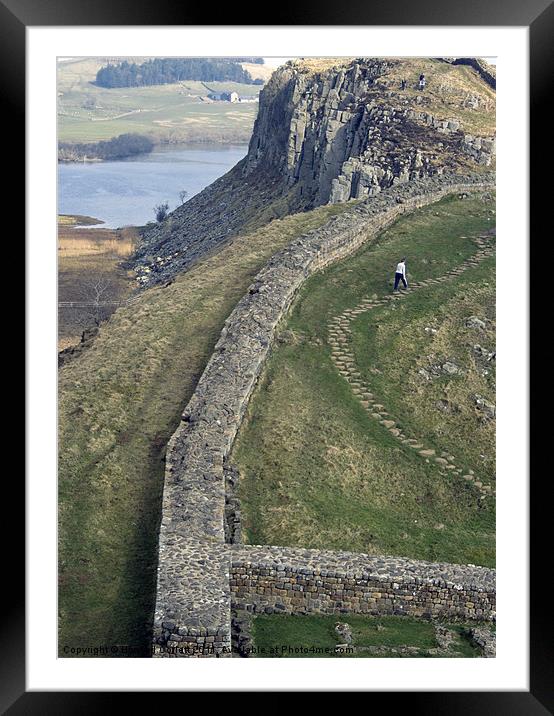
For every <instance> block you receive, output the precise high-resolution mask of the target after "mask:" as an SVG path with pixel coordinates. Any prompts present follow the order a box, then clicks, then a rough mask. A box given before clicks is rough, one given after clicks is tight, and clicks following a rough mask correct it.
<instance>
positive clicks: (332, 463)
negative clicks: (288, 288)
mask: <svg viewBox="0 0 554 716" xmlns="http://www.w3.org/2000/svg"><path fill="white" fill-rule="evenodd" d="M491 226H494V203H493V202H492V200H490V199H489V200H487V199H481V198H480V197H472V198H468V199H458V198H447V199H444V200H442V201H441V202H440V203H437V204H434V205H431V206H429V207H427V208H424V209H421V210H419V211H418V212H416V213H414V214H412V215H409V216H406V217H404V218H402V219H400V220H399V221H398V222H397V223H396V224H395V225H394V226H393V227H391V228H390V229H389V230H387V231H386V232H384V233H383V234H382V235H381V236H380V237H379V239H378V241H377V242H372V243H370V244H369V245H367V246H365V247H363V248H362V249H361V250H360V251H359V252H358V253H357V254H356V255H354V256H353V257H351V258H349V259H347V260H345V261H342V262H340V263H338V264H337V265H335V266H332V267H330V268H329V269H327V270H326V271H325V272H323V273H321V274H318V275H316V276H314V277H312V278H311V279H309V280H308V281H307V283H306V284H305V286H304V287H303V289H302V291H301V292H300V295H299V297H298V299H297V301H296V302H295V304H294V307H293V309H292V311H291V314H290V316H289V318H288V320H287V321H286V322H285V324H284V325H283V326H282V328H281V333H280V338H279V339H278V342H277V344H276V347H275V349H274V351H273V353H272V356H271V357H270V359H269V361H268V364H267V366H266V369H265V372H264V374H263V376H262V379H261V381H260V384H259V386H258V388H257V390H256V393H255V395H254V396H253V398H252V400H251V403H250V406H249V409H248V414H247V421H246V422H245V423H244V425H243V427H242V428H241V431H240V432H239V436H238V439H237V441H236V443H235V446H234V449H233V456H232V457H233V460H234V462H235V463H236V464H237V466H238V467H239V469H240V474H241V479H240V486H239V496H240V499H241V509H242V516H243V531H244V539H245V541H247V542H250V543H253V544H274V545H290V546H304V547H313V548H326V549H346V550H352V551H357V552H367V553H374V554H380V553H384V554H393V555H394V554H396V555H403V556H407V557H412V558H419V559H427V560H443V561H449V562H458V563H474V564H481V565H486V566H492V565H494V559H495V557H494V553H495V510H494V498H493V497H490V498H488V499H486V500H482V499H480V497H479V494H478V492H477V491H476V490H475V488H474V487H473V486H472V485H470V484H468V482H466V481H465V480H463V479H461V477H460V476H457V475H451V474H449V475H446V476H443V475H441V474H440V471H439V469H438V467H437V466H436V465H435V464H433V463H430V462H429V463H428V462H426V461H425V460H424V459H422V458H421V457H420V456H419V455H417V454H416V453H415V451H414V450H412V449H410V448H409V447H407V446H404V445H401V444H400V443H399V442H398V441H397V440H396V439H395V438H393V437H392V436H391V434H390V433H389V432H388V431H387V430H386V429H385V428H384V427H383V426H382V425H380V424H379V422H378V421H376V420H374V419H372V418H371V417H370V416H369V415H368V413H367V411H366V410H365V409H364V408H363V407H362V405H361V404H360V402H359V401H358V399H357V398H356V397H355V396H354V394H353V392H352V390H351V388H350V386H349V385H348V383H347V382H346V381H345V380H344V378H343V377H342V376H341V375H339V373H338V371H337V369H336V368H335V367H334V365H333V363H332V361H331V355H330V347H329V344H328V342H327V338H328V334H327V325H328V322H329V320H330V319H332V318H333V317H334V316H337V315H339V314H341V313H342V312H343V311H344V310H345V309H346V308H349V307H352V308H353V307H354V306H357V305H358V303H360V301H361V300H362V299H363V298H366V297H368V296H373V295H375V296H381V295H384V294H387V293H389V292H390V290H391V278H392V275H393V273H394V269H395V266H396V263H397V261H398V260H399V259H400V257H402V256H404V255H406V256H407V257H408V262H409V263H408V266H409V275H410V277H411V278H412V279H414V280H423V279H425V278H428V277H438V276H441V275H443V274H444V273H446V272H447V271H448V270H450V269H451V268H453V267H455V266H457V265H458V264H460V263H461V262H462V261H464V260H465V259H466V258H467V257H469V256H471V255H472V254H473V253H474V252H475V251H476V246H475V244H474V242H473V241H472V240H471V237H472V236H479V235H480V234H481V233H482V232H484V231H486V230H488V229H490V228H491ZM472 315H482V316H483V317H485V318H486V319H487V326H488V329H487V333H486V335H483V336H481V335H477V334H476V333H475V331H473V332H472V330H473V329H471V330H470V329H469V328H467V327H466V320H467V318H468V317H470V316H472ZM493 318H494V259H493V258H489V259H485V260H484V261H482V262H481V263H480V264H479V266H477V267H474V268H470V269H468V270H467V271H465V272H464V273H463V274H461V275H460V276H457V277H454V278H452V280H449V281H448V282H446V283H444V284H440V285H436V286H430V287H426V288H421V289H419V290H418V291H417V292H414V293H413V294H411V295H409V296H407V297H405V298H404V299H403V301H402V302H399V303H398V305H396V302H395V304H394V305H391V306H390V307H389V306H383V307H381V308H379V309H375V310H374V311H373V312H372V313H371V316H370V315H369V314H367V313H363V314H360V315H359V316H358V317H357V318H356V320H355V321H354V322H353V323H352V330H353V336H352V347H353V349H354V353H355V356H356V361H357V364H358V369H359V370H360V372H361V373H362V375H364V373H365V374H366V375H370V376H371V381H372V383H373V384H375V381H376V380H377V386H378V390H377V389H376V395H377V397H378V398H379V399H380V400H381V402H382V403H383V404H384V405H386V406H387V408H388V407H389V404H390V406H392V408H393V409H394V413H393V414H394V415H398V416H399V417H400V418H401V419H402V421H403V427H405V428H406V431H407V433H408V432H409V431H410V429H413V431H414V432H415V431H417V432H416V434H417V436H418V437H421V438H423V439H424V440H425V441H426V442H427V443H429V444H430V445H432V446H433V447H435V446H436V448H437V455H438V454H440V452H439V451H441V450H442V451H446V452H448V451H453V452H454V454H455V455H456V456H457V457H458V459H459V460H460V461H461V463H460V464H461V465H463V467H465V468H466V469H473V470H474V471H475V472H476V473H478V474H479V472H480V471H485V472H486V473H487V475H488V477H489V478H490V479H493V477H494V427H493V425H494V421H490V422H484V421H483V419H482V418H483V416H482V414H481V413H480V411H479V410H478V409H476V406H475V398H474V396H475V394H478V395H480V396H482V397H486V399H487V400H488V401H489V402H490V401H492V402H494V367H493V365H492V366H490V367H489V373H488V374H487V375H483V374H481V373H480V370H481V366H480V365H478V364H477V363H476V361H475V360H474V352H473V351H474V344H477V343H482V344H483V347H485V344H486V347H488V348H490V347H491V346H492V345H493V341H494V331H493V328H494V322H493ZM426 328H429V329H432V330H436V333H432V332H431V331H426V330H425V329H426ZM447 359H449V360H452V361H456V362H457V364H459V365H460V367H461V368H462V369H463V371H464V373H463V375H454V376H443V375H440V376H439V377H437V378H435V376H432V378H431V379H429V380H427V379H426V378H424V377H423V376H422V375H421V374H420V373H419V371H420V369H421V368H424V369H425V368H429V364H434V363H435V362H439V363H440V362H441V361H443V362H444V361H446V360H447ZM440 401H443V402H440ZM443 403H444V404H447V405H448V406H451V407H452V410H451V411H450V412H445V411H444V410H443V409H442V408H443V407H444V405H443ZM437 404H439V405H437ZM439 406H440V407H439ZM392 412H393V410H392V409H391V413H392Z"/></svg>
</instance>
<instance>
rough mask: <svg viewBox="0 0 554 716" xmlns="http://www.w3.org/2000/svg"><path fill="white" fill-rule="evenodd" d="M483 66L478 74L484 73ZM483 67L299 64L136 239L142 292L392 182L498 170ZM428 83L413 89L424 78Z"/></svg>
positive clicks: (491, 97) (491, 95)
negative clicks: (197, 183)
mask: <svg viewBox="0 0 554 716" xmlns="http://www.w3.org/2000/svg"><path fill="white" fill-rule="evenodd" d="M481 65H483V66H481ZM489 70H490V68H487V66H486V65H485V64H483V63H481V64H479V63H477V64H476V63H475V61H473V62H469V61H468V62H467V63H464V62H463V61H462V60H461V59H458V60H455V61H453V60H441V59H436V60H432V59H423V58H412V59H372V58H361V59H343V60H336V59H333V60H298V61H293V62H289V63H287V64H286V65H284V66H283V67H281V68H279V69H278V70H277V71H276V72H274V74H273V76H272V78H271V80H270V81H269V82H268V84H267V85H266V87H265V88H264V90H263V91H262V92H261V94H260V107H259V114H258V117H257V119H256V123H255V126H254V131H253V135H252V138H251V141H250V145H249V150H248V154H247V156H246V157H245V159H243V160H242V161H241V162H239V164H237V166H236V167H234V168H233V169H232V170H231V171H230V172H228V173H227V174H226V175H225V176H223V177H221V178H220V179H218V180H217V181H216V182H214V183H213V184H212V185H210V186H209V187H207V188H206V189H204V191H202V192H201V193H200V194H198V195H197V196H195V197H193V198H192V199H191V200H190V201H188V202H186V203H185V204H184V205H183V206H182V207H180V208H179V209H177V210H176V211H174V212H173V213H172V214H171V215H170V217H169V218H168V219H167V221H165V222H163V223H162V224H161V225H157V226H154V227H151V228H150V229H149V230H147V231H146V232H145V234H144V237H143V241H142V244H141V246H140V248H139V251H138V252H137V255H136V257H135V258H136V263H135V270H136V274H137V281H138V282H139V284H140V285H144V286H148V285H152V284H155V283H161V282H164V281H166V280H168V279H169V278H171V277H172V276H173V275H175V274H176V273H179V272H180V271H183V270H186V269H187V268H188V267H189V266H190V265H191V264H192V263H194V262H195V261H196V260H197V259H198V258H200V257H201V256H203V255H205V254H206V253H208V252H210V251H213V250H214V249H217V247H218V246H219V245H221V244H222V243H223V242H225V241H226V240H227V239H229V238H230V237H232V236H233V235H234V234H237V233H238V232H239V231H244V230H245V229H248V228H249V227H250V226H255V225H257V224H260V223H265V222H266V221H269V220H270V219H271V218H273V217H278V216H283V215H284V214H287V213H291V212H295V211H304V210H308V209H311V208H313V207H315V206H319V205H321V204H327V203H336V202H345V201H349V200H352V199H367V198H371V197H373V196H376V195H377V194H379V193H380V192H381V191H382V190H383V189H386V188H388V187H390V186H392V185H395V184H399V183H404V182H410V181H418V180H421V179H424V178H426V177H431V176H440V175H441V174H443V173H449V174H456V173H459V174H467V173H468V172H475V171H480V170H490V169H491V168H493V167H494V157H495V116H494V113H495V91H494V89H493V87H492V86H491V82H492V80H491V77H492V75H491V74H490V72H489ZM422 73H423V74H425V76H426V80H427V84H426V87H425V89H424V90H423V91H421V90H419V89H418V87H417V84H418V79H419V75H420V74H422Z"/></svg>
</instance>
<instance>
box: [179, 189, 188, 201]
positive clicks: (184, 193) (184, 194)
mask: <svg viewBox="0 0 554 716" xmlns="http://www.w3.org/2000/svg"><path fill="white" fill-rule="evenodd" d="M188 195H189V193H188V191H187V190H186V189H181V191H180V192H179V199H180V200H181V204H184V203H185V199H186V198H187V196H188Z"/></svg>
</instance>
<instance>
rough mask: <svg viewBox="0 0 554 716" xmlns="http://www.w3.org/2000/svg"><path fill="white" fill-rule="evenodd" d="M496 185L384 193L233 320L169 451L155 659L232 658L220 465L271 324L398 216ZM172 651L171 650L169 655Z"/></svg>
mask: <svg viewBox="0 0 554 716" xmlns="http://www.w3.org/2000/svg"><path fill="white" fill-rule="evenodd" d="M493 185H494V177H493V176H490V175H487V176H485V175H479V176H470V177H459V176H450V177H448V176H446V177H445V176H443V177H440V178H438V177H435V178H430V179H425V180H422V181H418V182H410V183H406V184H401V185H398V186H396V187H392V188H391V189H388V190H386V191H383V192H381V193H380V194H379V195H378V196H377V197H374V198H372V199H369V200H366V201H365V202H363V203H361V204H358V205H357V206H355V207H353V208H352V209H351V210H349V211H346V212H344V213H343V214H341V215H339V216H335V217H333V218H332V219H331V220H330V221H329V222H327V223H326V224H325V225H324V226H323V227H321V228H319V229H317V230H314V231H312V232H310V233H308V234H305V235H304V236H301V237H299V238H298V239H297V240H295V241H293V242H291V243H290V244H289V245H288V246H287V247H286V248H285V249H283V250H281V251H280V252H278V253H277V254H275V255H274V256H273V257H272V258H271V259H270V261H269V262H268V263H267V265H266V266H265V267H264V269H262V271H261V272H260V273H259V274H258V276H257V277H256V279H255V281H254V283H253V284H252V285H251V286H250V288H249V291H248V292H247V294H246V295H245V296H244V297H243V298H242V299H241V300H240V301H239V303H238V304H237V306H236V308H235V309H234V311H233V312H232V313H231V315H230V316H229V318H228V319H227V321H226V322H225V325H224V328H223V330H222V332H221V336H220V338H219V340H218V342H217V344H216V346H215V349H214V353H213V355H212V357H211V359H210V361H209V362H208V365H207V366H206V369H205V371H204V373H203V375H202V377H201V379H200V381H199V383H198V386H197V388H196V391H195V393H194V395H193V396H192V398H191V400H190V401H189V403H188V405H187V407H186V409H185V411H184V413H183V417H182V422H181V424H180V426H179V428H178V429H177V431H176V432H175V433H174V435H173V436H172V438H171V440H170V442H169V444H168V448H167V453H166V474H165V483H164V494H163V504H162V521H161V526H160V538H159V566H158V584H157V598H156V610H155V616H154V635H153V637H154V645H155V648H154V655H156V656H180V655H183V651H185V652H186V653H187V654H188V653H191V652H193V653H194V655H198V656H212V655H214V654H216V655H226V654H229V653H230V640H231V635H230V608H231V596H230V588H229V578H230V576H229V569H230V561H229V553H228V548H227V547H226V525H227V534H229V515H226V508H225V475H224V467H225V460H226V458H227V456H228V454H229V452H230V449H231V446H232V444H233V440H234V438H235V436H236V434H237V431H238V429H239V426H240V424H241V421H242V419H243V417H244V413H245V410H246V407H247V404H248V400H249V398H250V396H251V394H252V391H253V390H254V387H255V385H256V381H257V379H258V376H259V375H260V373H261V371H262V368H263V365H264V362H265V360H266V358H267V355H268V353H269V350H270V347H271V344H272V340H273V337H274V333H275V329H276V327H277V324H278V323H279V321H280V320H281V319H282V317H283V316H284V315H285V314H286V312H287V311H288V309H289V307H290V306H291V304H292V302H293V300H294V297H295V295H296V293H297V291H298V289H299V288H300V287H301V286H302V284H303V283H304V281H305V280H306V279H307V278H308V277H309V276H310V275H312V274H313V273H315V272H316V271H319V270H321V269H323V268H325V266H327V265H329V264H331V263H333V262H334V261H337V260H338V259H341V258H343V257H345V256H347V255H348V254H350V253H352V252H353V251H355V250H356V249H357V248H358V247H359V246H361V245H362V243H364V242H366V241H368V240H371V239H372V238H375V237H376V236H377V234H378V233H379V232H380V231H381V230H382V229H384V228H386V227H387V226H389V225H390V224H391V223H393V222H394V221H395V220H396V219H397V218H398V217H399V216H400V215H402V214H403V213H405V212H408V211H412V210H414V209H416V208H418V207H421V206H424V205H426V204H429V203H432V202H434V201H437V200H439V199H440V198H442V197H443V196H445V195H447V194H449V193H453V192H460V191H468V190H469V191H471V190H472V189H473V190H479V189H484V188H487V189H488V188H490V187H491V186H493ZM169 647H171V649H170V650H169V651H168V649H169Z"/></svg>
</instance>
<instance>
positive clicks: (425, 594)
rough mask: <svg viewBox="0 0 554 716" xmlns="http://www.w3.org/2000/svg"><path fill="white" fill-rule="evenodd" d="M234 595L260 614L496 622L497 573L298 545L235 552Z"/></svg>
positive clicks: (240, 548)
mask: <svg viewBox="0 0 554 716" xmlns="http://www.w3.org/2000/svg"><path fill="white" fill-rule="evenodd" d="M230 584H231V598H232V601H233V605H234V606H235V607H236V608H237V609H243V610H246V611H249V612H253V613H254V614H260V613H261V614H273V613H282V614H310V613H323V614H340V613H348V612H357V613H362V614H394V615H409V616H413V617H420V618H427V619H448V620H449V621H456V620H459V621H468V620H476V621H479V620H493V619H494V617H495V609H496V587H495V572H494V570H493V569H487V568H485V567H474V566H471V565H458V564H440V563H431V562H420V561H415V560H410V559H400V558H396V557H374V556H370V555H363V554H353V553H351V552H330V551H320V550H310V549H295V548H290V547H253V546H247V545H235V546H233V547H232V548H231V582H230Z"/></svg>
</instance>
